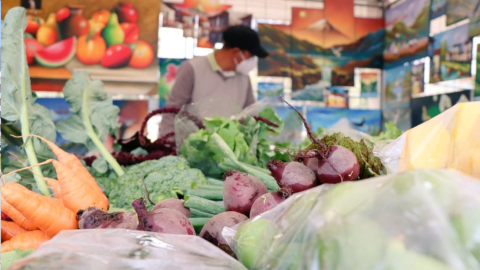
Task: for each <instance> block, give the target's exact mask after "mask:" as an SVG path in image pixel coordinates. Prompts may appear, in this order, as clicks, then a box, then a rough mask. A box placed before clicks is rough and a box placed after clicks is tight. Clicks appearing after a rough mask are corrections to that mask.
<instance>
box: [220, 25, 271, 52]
mask: <svg viewBox="0 0 480 270" xmlns="http://www.w3.org/2000/svg"><path fill="white" fill-rule="evenodd" d="M223 43H224V46H225V47H227V48H239V49H241V50H245V51H249V52H250V53H251V54H253V55H255V56H257V57H259V58H265V57H267V56H268V52H267V51H266V50H265V49H264V48H263V47H262V45H261V44H260V38H259V36H258V34H257V32H255V30H253V29H252V28H250V27H248V26H246V25H235V26H230V27H229V28H227V30H225V31H224V32H223Z"/></svg>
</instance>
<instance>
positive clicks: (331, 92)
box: [323, 86, 348, 108]
mask: <svg viewBox="0 0 480 270" xmlns="http://www.w3.org/2000/svg"><path fill="white" fill-rule="evenodd" d="M323 95H324V101H325V106H326V107H332V108H348V88H346V87H338V86H337V87H335V86H332V87H328V88H327V89H325V90H324V94H323Z"/></svg>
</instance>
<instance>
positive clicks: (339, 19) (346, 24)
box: [323, 0, 355, 39]
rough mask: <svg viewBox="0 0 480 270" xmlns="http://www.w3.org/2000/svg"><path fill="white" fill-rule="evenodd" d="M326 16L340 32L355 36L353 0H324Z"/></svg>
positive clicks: (351, 36)
mask: <svg viewBox="0 0 480 270" xmlns="http://www.w3.org/2000/svg"><path fill="white" fill-rule="evenodd" d="M323 3H324V9H325V17H326V18H327V20H328V21H329V22H330V23H331V24H332V25H333V26H335V28H337V29H338V30H339V31H340V32H342V33H343V34H345V35H347V36H348V37H350V38H352V39H354V38H355V17H354V16H353V6H354V4H353V0H341V1H339V0H324V1H323Z"/></svg>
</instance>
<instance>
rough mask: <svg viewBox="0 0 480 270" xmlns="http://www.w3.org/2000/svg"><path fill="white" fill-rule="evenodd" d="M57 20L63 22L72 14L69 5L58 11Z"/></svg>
mask: <svg viewBox="0 0 480 270" xmlns="http://www.w3.org/2000/svg"><path fill="white" fill-rule="evenodd" d="M56 16H57V22H61V21H63V20H65V19H66V18H68V17H69V16H70V9H69V8H67V7H64V8H61V9H59V10H58V11H57V13H56Z"/></svg>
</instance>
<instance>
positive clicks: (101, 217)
mask: <svg viewBox="0 0 480 270" xmlns="http://www.w3.org/2000/svg"><path fill="white" fill-rule="evenodd" d="M77 220H78V228H80V229H127V230H135V229H137V215H136V214H135V213H134V212H116V213H107V212H105V211H103V210H102V209H100V208H98V207H96V206H93V207H89V208H88V209H87V210H79V211H78V212H77Z"/></svg>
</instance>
